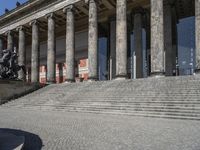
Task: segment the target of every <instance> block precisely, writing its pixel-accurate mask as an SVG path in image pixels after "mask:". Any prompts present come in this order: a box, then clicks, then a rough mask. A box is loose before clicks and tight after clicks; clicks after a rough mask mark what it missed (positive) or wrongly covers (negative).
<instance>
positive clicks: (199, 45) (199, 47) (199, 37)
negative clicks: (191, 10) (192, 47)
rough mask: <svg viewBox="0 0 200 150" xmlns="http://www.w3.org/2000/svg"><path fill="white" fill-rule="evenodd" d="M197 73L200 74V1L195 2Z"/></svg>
mask: <svg viewBox="0 0 200 150" xmlns="http://www.w3.org/2000/svg"><path fill="white" fill-rule="evenodd" d="M195 33H196V73H198V74H200V0H195Z"/></svg>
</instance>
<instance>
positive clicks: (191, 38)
mask: <svg viewBox="0 0 200 150" xmlns="http://www.w3.org/2000/svg"><path fill="white" fill-rule="evenodd" d="M177 31H178V60H177V69H178V75H180V76H181V75H192V74H193V73H194V71H195V66H196V65H195V18H194V16H192V17H187V18H184V19H180V20H179V23H178V24H177Z"/></svg>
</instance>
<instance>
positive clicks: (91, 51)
mask: <svg viewBox="0 0 200 150" xmlns="http://www.w3.org/2000/svg"><path fill="white" fill-rule="evenodd" d="M86 2H87V3H88V4H89V31H88V68H89V80H97V79H98V53H97V50H98V22H97V1H96V0H86Z"/></svg>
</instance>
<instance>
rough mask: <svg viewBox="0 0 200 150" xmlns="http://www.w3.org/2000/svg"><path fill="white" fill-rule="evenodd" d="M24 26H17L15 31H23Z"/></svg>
mask: <svg viewBox="0 0 200 150" xmlns="http://www.w3.org/2000/svg"><path fill="white" fill-rule="evenodd" d="M25 30H26V28H25V27H24V26H19V27H17V28H16V31H25Z"/></svg>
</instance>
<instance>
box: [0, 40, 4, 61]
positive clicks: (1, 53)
mask: <svg viewBox="0 0 200 150" xmlns="http://www.w3.org/2000/svg"><path fill="white" fill-rule="evenodd" d="M2 56H3V38H2V37H0V58H1V57H2Z"/></svg>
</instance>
